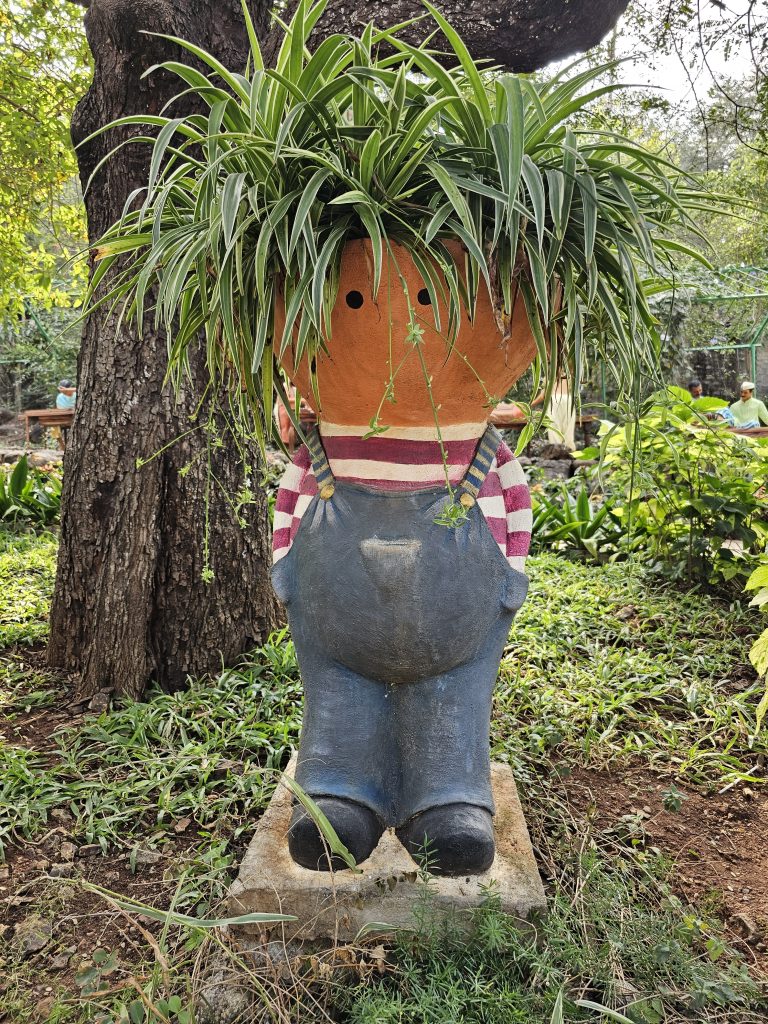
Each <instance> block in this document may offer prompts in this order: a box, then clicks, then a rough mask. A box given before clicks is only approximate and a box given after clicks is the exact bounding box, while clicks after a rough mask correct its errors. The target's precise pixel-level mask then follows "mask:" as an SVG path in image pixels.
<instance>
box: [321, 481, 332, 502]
mask: <svg viewBox="0 0 768 1024" xmlns="http://www.w3.org/2000/svg"><path fill="white" fill-rule="evenodd" d="M335 490H336V488H335V487H334V486H333V484H325V486H324V487H321V488H320V497H321V498H322V499H323V501H328V499H329V498H332V497H333V492H334V491H335Z"/></svg>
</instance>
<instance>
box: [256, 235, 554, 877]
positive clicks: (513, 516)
mask: <svg viewBox="0 0 768 1024" xmlns="http://www.w3.org/2000/svg"><path fill="white" fill-rule="evenodd" d="M454 251H455V252H456V256H457V258H459V256H460V253H459V252H458V251H457V250H454ZM400 275H402V276H404V277H405V279H406V291H404V290H403V288H402V287H401V283H400ZM384 278H385V281H386V282H392V281H393V280H394V281H397V287H394V288H393V287H388V286H387V284H386V283H385V281H383V282H382V285H381V287H380V290H379V294H378V295H376V294H374V292H373V289H372V276H371V259H370V245H366V244H365V243H363V242H357V243H355V242H352V243H349V244H348V245H347V247H346V250H345V253H344V256H343V259H342V267H341V275H340V284H339V291H338V300H337V304H336V307H335V309H334V313H333V320H332V331H331V341H330V342H329V346H328V351H327V352H326V353H322V354H321V355H320V356H319V357H318V360H317V364H316V373H317V378H318V383H319V387H318V391H319V394H320V396H321V402H322V407H321V409H320V410H319V412H320V425H319V429H315V430H314V431H313V432H312V433H310V435H309V437H308V439H307V445H306V447H302V448H301V449H300V450H299V452H298V454H297V455H296V456H295V458H294V461H293V464H292V466H291V467H290V469H289V470H288V471H287V473H286V475H285V477H284V479H283V482H282V485H281V487H280V490H279V493H278V497H277V503H276V511H275V524H274V525H275V532H274V559H275V564H274V568H273V582H274V586H275V590H276V591H277V593H278V595H279V597H280V598H281V599H282V600H283V601H284V602H285V605H286V608H287V611H288V618H289V622H290V625H291V632H292V635H293V638H294V641H295V644H296V651H297V654H298V659H299V666H300V669H301V674H302V679H303V681H304V692H305V712H304V726H303V731H302V736H301V743H300V747H299V756H298V765H297V769H296V781H297V782H298V783H299V785H300V786H301V787H302V788H303V789H304V790H305V791H306V792H307V793H308V794H309V795H310V796H311V797H312V798H313V800H314V801H315V802H316V803H317V804H318V806H319V807H320V808H321V810H322V811H323V813H324V814H325V815H326V817H327V818H328V820H329V821H330V822H331V824H332V826H333V827H334V829H335V830H336V832H337V833H338V835H339V838H340V839H341V841H342V842H343V843H344V844H345V845H346V846H347V848H348V849H349V850H350V852H351V853H352V854H353V856H354V857H355V859H356V860H357V861H358V862H360V861H364V860H365V859H366V858H367V857H368V855H369V854H370V853H371V852H372V850H373V849H374V847H375V846H376V844H377V842H378V840H379V838H380V836H381V834H382V832H383V830H384V829H385V828H387V827H394V828H395V829H396V830H397V835H398V836H399V838H400V839H401V841H402V842H403V844H404V845H405V846H406V848H407V849H408V850H409V851H411V852H412V853H416V854H418V853H419V851H421V850H422V849H423V848H425V847H426V849H427V851H428V857H429V859H430V863H431V864H432V866H433V867H434V868H435V869H436V870H439V871H442V872H444V873H448V874H467V873H476V872H481V871H484V870H485V869H486V868H488V867H489V866H490V864H491V863H492V861H493V857H494V841H493V825H492V815H493V811H494V805H493V798H492V796H491V786H490V759H489V742H488V737H489V722H490V712H491V696H492V691H493V687H494V683H495V680H496V675H497V672H498V667H499V661H500V659H501V655H502V652H503V649H504V646H505V644H506V642H507V637H508V634H509V628H510V624H511V622H512V619H513V617H514V614H515V612H516V610H517V609H518V608H519V607H520V605H521V604H522V602H523V599H524V598H525V594H526V591H527V587H528V580H527V577H526V576H525V575H524V572H523V563H524V560H525V555H526V554H527V551H528V544H529V540H530V525H531V513H530V498H529V494H528V488H527V486H526V483H525V477H524V475H523V473H522V470H521V468H520V466H519V464H518V463H517V461H516V460H515V459H514V457H513V456H512V454H511V452H510V450H509V449H508V447H507V446H506V444H504V443H503V441H502V440H501V437H500V436H499V434H498V432H497V431H496V430H495V428H494V427H492V426H487V425H486V422H485V421H486V418H487V415H488V408H487V402H486V397H485V394H484V391H483V387H482V385H481V383H480V380H479V379H478V374H479V373H480V372H481V371H482V373H483V374H485V375H487V376H488V378H489V379H493V381H494V384H495V385H500V386H501V389H502V393H503V391H505V390H506V389H507V388H508V387H509V385H510V384H511V382H512V381H513V380H514V379H515V378H516V377H517V376H518V375H519V373H520V372H521V371H522V370H523V369H524V368H525V367H526V366H527V364H528V363H529V362H530V361H531V359H532V358H533V355H534V354H535V345H534V343H533V339H532V336H531V332H530V329H529V328H528V324H527V321H526V319H525V316H524V315H523V316H522V317H520V316H518V317H517V319H516V320H515V322H514V323H513V327H512V331H511V335H510V337H509V338H508V339H507V341H506V343H501V338H500V335H499V331H498V328H497V326H496V322H495V319H494V316H493V310H492V308H491V303H490V300H489V298H488V295H487V292H486V293H485V295H484V296H483V295H481V296H480V298H479V300H478V311H477V314H476V317H475V322H474V323H470V322H469V321H466V322H465V323H463V324H462V326H461V329H460V331H459V333H458V336H457V338H456V342H455V345H454V347H453V349H452V350H450V352H448V350H447V349H446V344H445V340H444V338H443V337H441V336H440V334H439V332H438V331H436V330H435V326H434V318H433V317H432V315H431V314H432V310H431V309H430V308H429V306H430V302H429V296H428V294H427V292H426V290H425V289H424V286H423V282H421V280H420V278H419V276H418V273H417V271H416V269H415V267H414V265H413V261H412V260H411V259H410V258H409V255H408V253H407V251H406V250H404V249H400V248H398V247H394V248H393V255H392V257H391V258H390V261H389V265H388V267H387V270H386V271H385V275H384ZM406 294H407V295H412V296H413V297H414V298H413V300H412V301H414V302H415V304H416V309H417V317H418V326H419V330H420V332H421V335H420V338H419V342H418V345H419V348H420V350H421V353H422V354H423V357H424V359H425V360H426V362H427V365H428V375H429V378H430V379H431V388H427V386H426V383H425V377H424V374H423V371H422V367H421V365H420V359H419V350H418V349H417V346H416V345H415V344H414V342H413V340H412V336H411V335H412V329H413V328H412V309H411V308H409V302H408V301H407V299H406ZM387 296H389V301H387ZM417 297H418V298H417ZM419 300H420V301H421V303H422V305H420V304H419ZM440 314H441V317H442V319H443V322H445V320H446V318H447V315H448V314H447V309H446V308H442V309H441V310H440ZM342 357H343V358H342ZM288 362H289V363H290V357H288ZM393 363H394V365H396V366H397V367H398V368H399V372H398V373H397V375H396V377H395V383H394V394H395V397H396V402H395V403H394V404H387V408H386V418H385V419H382V420H381V426H380V427H379V432H375V433H373V434H372V436H368V437H365V436H364V435H365V434H366V433H370V431H369V428H368V427H364V426H360V424H367V423H369V421H371V419H372V418H373V417H375V416H376V413H377V407H379V406H380V405H381V397H382V391H383V389H384V387H385V383H386V381H387V378H388V377H389V375H390V370H389V366H390V365H392V364H393ZM289 368H290V369H291V370H294V368H293V367H292V366H289ZM297 377H298V383H299V385H300V389H301V390H302V391H303V393H304V394H306V393H308V392H307V389H308V388H309V380H308V379H307V376H306V374H302V373H301V372H299V373H298V374H297ZM430 390H431V394H430ZM433 403H434V405H436V406H437V409H438V423H439V426H436V424H435V417H434V411H433ZM383 426H386V430H383V429H382V428H383ZM440 438H442V448H443V449H444V451H445V453H446V455H447V463H448V476H449V481H450V485H451V488H452V489H453V490H454V493H453V494H451V493H450V491H449V489H448V488H447V486H446V480H445V475H444V468H443V458H442V451H441V441H440ZM451 503H453V505H454V507H455V508H457V510H458V512H459V514H458V516H457V517H456V522H454V523H451V522H450V521H446V522H442V521H441V515H442V514H444V512H445V509H446V506H447V505H450V504H451ZM289 847H290V850H291V854H292V856H293V857H294V859H295V860H296V861H298V862H299V863H300V864H303V865H304V866H305V867H309V868H327V867H328V866H329V859H328V857H327V856H326V852H325V848H324V844H323V839H322V837H321V834H320V832H319V831H318V829H317V827H316V825H315V823H314V821H313V820H312V818H311V817H310V816H308V815H307V814H306V813H305V811H304V809H303V808H302V807H301V805H297V807H296V810H295V813H294V817H293V822H292V826H291V830H290V833H289ZM337 866H339V865H338V864H337Z"/></svg>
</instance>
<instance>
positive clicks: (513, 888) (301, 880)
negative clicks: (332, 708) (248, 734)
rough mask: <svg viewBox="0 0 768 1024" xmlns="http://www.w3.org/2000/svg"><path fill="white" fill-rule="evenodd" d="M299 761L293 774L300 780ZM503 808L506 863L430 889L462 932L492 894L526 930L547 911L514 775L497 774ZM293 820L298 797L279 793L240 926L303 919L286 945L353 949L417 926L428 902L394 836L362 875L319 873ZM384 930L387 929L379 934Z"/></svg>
mask: <svg viewBox="0 0 768 1024" xmlns="http://www.w3.org/2000/svg"><path fill="white" fill-rule="evenodd" d="M293 768H294V761H292V762H291V764H290V765H289V766H288V773H289V774H293ZM491 780H492V785H493V797H494V800H495V803H496V816H495V818H494V830H495V834H496V858H495V860H494V862H493V864H492V865H491V867H490V868H489V869H488V871H486V872H484V873H483V874H481V875H471V876H467V877H461V878H439V877H435V878H432V879H431V880H430V883H429V885H430V890H431V897H430V903H431V906H432V908H433V909H434V911H435V912H436V913H438V914H441V915H445V916H448V915H450V916H451V918H452V919H453V920H454V921H455V923H456V926H458V927H462V925H464V926H467V925H468V924H469V913H468V912H469V911H470V910H472V908H474V907H477V906H478V905H479V904H480V903H481V902H482V900H483V898H484V892H483V890H484V889H487V887H488V886H490V885H491V884H493V885H494V889H495V892H497V893H498V896H499V898H500V900H501V909H502V910H503V911H504V912H505V913H507V914H510V915H512V916H513V917H518V918H520V919H521V920H525V919H527V918H528V917H529V916H530V915H531V914H532V913H534V912H536V911H543V910H544V909H545V907H546V901H545V898H544V888H543V886H542V884H541V879H540V878H539V872H538V870H537V868H536V862H535V860H534V857H533V850H532V849H531V841H530V838H529V836H528V829H527V827H526V824H525V819H524V817H523V812H522V809H521V807H520V801H519V799H518V796H517V789H516V787H515V782H514V779H513V777H512V770H511V769H510V768H509V767H508V766H507V765H502V764H493V765H492V766H491ZM290 820H291V793H290V791H289V790H288V788H287V787H286V786H282V785H281V786H279V787H278V789H277V791H276V792H275V795H274V796H273V798H272V801H271V803H270V805H269V807H268V808H267V811H266V813H265V814H264V816H263V817H262V819H261V821H260V822H259V824H258V827H257V829H256V834H255V835H254V837H253V839H252V840H251V844H250V846H249V847H248V850H247V851H246V854H245V857H244V858H243V862H242V864H241V865H240V873H239V875H238V877H237V879H236V880H235V882H234V883H233V885H232V888H231V890H230V897H229V905H228V910H227V913H228V915H230V916H237V915H239V914H249V913H254V912H261V913H268V914H278V913H281V914H293V915H295V916H296V918H297V919H298V920H297V921H295V922H291V923H288V924H285V925H278V926H277V928H278V929H280V930H282V929H283V928H284V929H285V930H284V932H282V935H283V936H284V937H285V938H286V939H292V938H295V939H326V938H329V939H336V940H339V941H343V942H348V941H351V940H353V939H354V938H355V937H356V936H357V935H358V934H359V933H360V931H361V929H364V928H366V926H369V928H370V927H371V926H373V925H376V926H377V930H381V931H393V930H395V929H399V928H412V927H414V926H415V924H416V920H415V918H414V907H415V905H416V904H417V901H418V900H419V897H420V896H423V893H424V884H423V883H422V882H420V881H419V880H418V868H417V866H416V864H415V863H414V861H413V860H412V859H411V857H410V856H409V854H408V853H407V852H406V850H405V848H404V847H403V846H402V844H401V843H400V841H399V840H398V838H397V836H396V835H395V833H394V831H392V830H391V829H389V830H388V831H386V832H385V833H384V835H383V836H382V837H381V839H380V840H379V844H378V846H377V847H376V849H375V850H374V851H373V853H372V854H371V856H370V857H369V858H368V859H367V860H366V861H364V862H363V863H362V864H360V865H359V867H360V868H361V870H362V874H355V873H353V872H352V871H348V870H344V871H335V872H326V871H310V870H308V869H307V868H303V867H301V866H300V865H298V864H296V863H295V862H294V861H293V860H292V859H291V856H290V854H289V853H288V841H287V838H286V836H287V833H288V827H289V825H290ZM379 925H380V926H382V927H381V928H378V926H379ZM233 931H235V933H236V934H237V935H238V936H239V937H240V936H242V937H243V938H250V937H253V938H258V937H263V935H264V932H263V931H262V926H260V925H240V926H237V927H236V928H235V929H233Z"/></svg>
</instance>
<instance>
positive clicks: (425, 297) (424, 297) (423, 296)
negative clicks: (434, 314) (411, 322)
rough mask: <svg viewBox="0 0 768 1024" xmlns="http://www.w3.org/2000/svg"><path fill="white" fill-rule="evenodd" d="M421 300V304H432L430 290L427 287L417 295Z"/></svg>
mask: <svg viewBox="0 0 768 1024" xmlns="http://www.w3.org/2000/svg"><path fill="white" fill-rule="evenodd" d="M416 297H417V298H418V300H419V305H420V306H431V305H432V299H431V298H430V297H429V292H428V291H427V289H426V288H422V289H421V291H420V292H419V294H418V295H417V296H416Z"/></svg>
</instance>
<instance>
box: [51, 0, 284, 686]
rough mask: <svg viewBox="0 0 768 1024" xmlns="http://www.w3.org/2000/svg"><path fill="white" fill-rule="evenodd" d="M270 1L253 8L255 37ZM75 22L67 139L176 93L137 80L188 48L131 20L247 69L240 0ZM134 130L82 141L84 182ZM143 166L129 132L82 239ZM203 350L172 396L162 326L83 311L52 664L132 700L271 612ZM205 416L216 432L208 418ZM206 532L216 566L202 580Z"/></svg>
mask: <svg viewBox="0 0 768 1024" xmlns="http://www.w3.org/2000/svg"><path fill="white" fill-rule="evenodd" d="M267 10H268V9H266V8H265V9H263V10H262V9H260V8H257V9H255V10H254V17H255V19H256V23H257V25H258V26H259V28H260V29H261V31H262V32H264V33H266V32H267V29H268V23H267V20H266V19H267V16H268V14H267ZM86 31H87V36H88V42H89V44H90V46H91V49H92V51H93V54H94V57H95V73H94V78H93V84H92V85H91V88H90V90H89V91H88V93H87V95H86V96H85V97H84V99H83V100H82V101H81V102H80V104H79V105H78V107H77V109H76V111H75V114H74V117H73V125H72V131H73V138H74V141H75V142H76V143H78V142H80V141H81V140H82V139H83V138H85V137H86V136H87V135H88V134H89V133H90V132H92V131H95V130H96V129H97V128H100V127H102V126H103V125H105V124H107V123H108V122H109V121H111V120H113V119H115V118H117V117H121V116H123V115H126V114H131V113H159V112H160V110H161V109H162V107H163V106H164V104H165V103H166V102H167V101H168V100H169V99H170V98H171V97H172V96H174V95H175V94H177V93H178V92H180V91H181V87H182V83H181V82H180V81H179V80H178V79H177V78H176V77H175V76H171V75H168V74H167V73H165V72H156V73H153V74H152V75H151V76H150V77H148V78H145V79H143V80H142V79H141V75H142V73H143V72H144V71H145V69H147V68H148V67H150V66H152V65H153V64H155V63H156V62H159V61H162V60H166V59H169V58H176V59H184V60H187V58H186V57H182V55H181V53H180V52H179V50H178V48H176V47H174V46H172V45H171V44H169V43H168V42H167V41H165V40H162V39H157V38H154V37H152V36H146V35H142V34H140V33H141V32H142V31H152V32H162V33H166V34H169V35H176V36H179V37H182V38H186V39H189V40H191V41H193V42H196V43H199V44H201V45H203V46H205V47H206V48H207V49H209V50H211V51H212V52H213V53H215V54H216V55H217V56H218V57H220V58H221V59H222V60H223V61H224V62H225V63H227V64H228V65H230V66H232V67H237V68H241V67H244V65H245V55H246V46H247V41H246V37H245V31H244V26H243V21H242V16H241V13H240V4H239V0H196V2H195V3H194V4H191V3H188V2H185V0H159V2H158V0H152V2H147V0H93V2H92V3H91V4H90V7H89V11H88V14H87V15H86ZM179 109H181V108H179ZM129 132H130V129H121V130H119V131H111V132H109V133H107V134H106V135H103V136H99V137H98V138H96V139H94V140H93V141H91V142H89V143H87V144H86V145H85V146H82V147H81V148H80V149H79V150H78V159H79V164H80V175H81V180H82V183H83V187H84V188H85V186H86V184H87V183H88V179H89V177H90V176H91V174H92V173H93V171H94V168H95V167H96V166H97V164H98V162H99V161H100V160H101V158H102V157H103V156H104V155H106V153H107V152H109V150H110V149H111V148H112V147H113V146H114V145H115V144H116V143H117V142H119V141H121V140H122V139H123V138H127V137H128V135H129ZM148 172H149V147H148V146H144V145H141V144H135V143H134V144H131V145H129V146H126V147H124V148H123V149H121V150H120V151H119V152H118V153H117V154H116V155H115V156H113V157H112V158H110V160H109V161H108V162H107V163H106V164H105V165H104V166H103V167H102V168H101V169H100V170H98V172H97V173H96V175H95V177H94V179H93V181H92V182H91V184H90V187H89V189H88V191H87V193H86V199H85V201H86V210H87V215H88V233H89V238H90V240H91V242H93V241H95V240H96V239H97V238H98V237H99V236H100V235H101V234H102V233H103V231H104V230H105V229H106V228H107V227H108V226H109V225H110V224H112V223H113V222H114V221H115V220H116V219H117V218H118V217H119V216H120V213H121V211H122V208H123V204H124V202H125V200H126V198H127V197H128V195H129V194H130V193H131V192H132V191H133V189H135V188H140V187H141V186H142V185H144V184H145V183H146V181H147V177H148ZM202 355H203V353H202V349H201V352H200V354H199V358H198V360H197V361H196V362H195V361H193V366H192V372H193V375H194V377H195V378H196V379H195V380H193V381H191V382H190V384H189V385H188V386H187V387H185V390H184V393H183V394H181V395H180V396H178V398H177V396H175V395H174V393H173V391H172V389H171V388H170V387H169V386H167V385H166V384H165V383H164V375H165V370H166V342H165V338H164V337H162V336H161V335H160V334H158V333H157V332H156V331H155V330H154V328H153V326H152V324H151V322H150V321H149V320H147V322H145V324H144V329H143V331H142V334H141V337H139V336H138V331H137V329H136V328H135V326H134V325H126V324H125V323H123V324H121V325H119V326H118V324H117V315H116V311H115V312H114V313H110V311H109V310H107V309H106V308H100V309H97V310H96V311H95V312H94V313H93V314H92V315H91V316H90V317H89V318H88V321H87V324H86V327H85V331H84V336H83V342H82V348H81V353H80V360H79V369H78V405H77V410H76V415H75V422H74V425H73V429H72V431H71V434H70V440H69V444H68V446H67V451H66V454H65V463H64V491H63V495H62V499H63V500H62V508H63V514H62V525H61V547H60V554H59V564H58V573H57V579H56V589H55V593H54V599H53V607H52V613H51V642H50V661H51V663H52V664H53V665H55V666H58V667H62V668H65V669H67V670H70V671H79V672H80V674H81V675H80V679H81V683H80V689H81V692H82V693H83V694H84V695H89V694H92V693H94V692H95V691H97V690H100V689H109V690H112V691H115V692H118V693H123V694H127V695H130V696H133V697H138V696H140V695H141V694H142V692H143V691H144V688H145V686H146V684H147V683H148V682H149V680H150V679H155V680H157V681H158V682H159V683H160V684H161V685H162V686H163V687H165V688H168V689H173V688H178V687H181V686H183V685H184V684H185V682H186V679H187V677H188V676H189V675H203V674H206V673H208V672H212V671H216V670H217V669H218V668H220V667H221V665H222V663H231V662H232V661H233V660H234V659H235V658H236V657H237V656H238V655H239V654H241V653H242V652H243V651H244V650H247V649H248V648H249V647H251V646H253V645H254V644H256V643H258V642H260V641H262V640H264V639H265V637H266V636H267V634H268V632H269V631H270V630H271V629H272V628H274V627H275V625H276V624H277V622H278V605H277V602H276V599H275V597H274V594H273V591H272V588H271V585H270V582H269V576H268V566H269V548H270V539H269V524H268V518H267V507H266V499H265V496H264V494H263V492H262V491H261V489H260V488H259V487H258V467H259V457H258V453H257V451H256V450H250V451H246V453H245V463H246V464H247V465H248V466H250V467H251V468H250V473H249V471H248V469H247V468H244V466H243V464H242V461H241V460H240V459H237V458H233V453H232V450H231V448H232V446H231V444H226V443H225V445H224V446H223V447H220V446H219V441H218V440H217V436H216V435H217V434H220V433H221V432H222V430H223V422H222V418H221V416H220V415H217V414H216V413H215V412H212V411H211V407H210V404H209V403H204V404H203V406H202V408H201V409H200V410H199V412H198V414H197V416H196V417H195V412H196V410H197V408H198V403H199V400H200V395H201V394H203V391H204V384H203V381H204V370H203V358H202ZM193 417H195V419H194V421H193ZM211 417H212V423H213V432H212V431H211V430H206V429H204V425H205V424H206V423H207V422H208V421H209V418H211ZM191 428H192V432H190V433H188V431H190V429H191ZM182 435H183V437H182ZM180 437H181V438H182V439H181V440H179V441H177V442H176V443H172V442H174V440H175V439H177V438H180ZM166 445H168V446H169V447H166ZM158 453H159V454H158ZM153 456H154V457H153ZM137 460H149V461H147V462H146V464H145V465H143V466H137ZM188 467H190V468H188ZM254 477H255V479H250V478H254ZM247 484H250V488H251V490H252V491H253V494H254V501H253V503H252V504H249V505H247V506H245V507H244V508H243V509H242V510H241V511H240V516H242V518H244V519H245V526H244V527H243V526H241V525H239V523H238V521H237V519H238V516H236V515H235V514H234V512H233V509H232V507H231V504H230V501H229V500H228V499H227V497H226V496H225V492H227V493H228V494H229V495H230V496H234V495H236V494H237V493H238V492H240V491H241V490H242V488H243V487H244V485H247ZM206 523H207V524H208V525H207V527H206ZM206 534H207V538H208V541H207V543H208V544H209V550H210V556H209V562H210V566H211V569H212V571H213V573H214V574H215V578H214V579H213V580H211V581H210V582H208V583H206V582H204V580H203V578H202V575H203V570H204V568H205V566H206V558H205V547H206Z"/></svg>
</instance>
